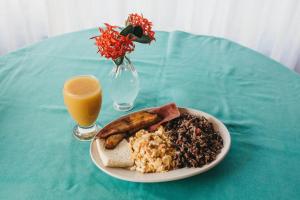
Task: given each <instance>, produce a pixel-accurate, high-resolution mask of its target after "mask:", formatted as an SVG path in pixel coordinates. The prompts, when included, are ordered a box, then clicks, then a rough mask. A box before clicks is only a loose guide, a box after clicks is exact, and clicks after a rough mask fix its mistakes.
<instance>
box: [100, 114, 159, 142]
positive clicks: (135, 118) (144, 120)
mask: <svg viewBox="0 0 300 200" xmlns="http://www.w3.org/2000/svg"><path fill="white" fill-rule="evenodd" d="M160 120H161V117H159V116H158V115H157V114H155V113H151V112H147V111H140V112H136V113H133V114H131V115H128V116H124V117H122V118H120V119H119V120H117V121H115V122H114V123H112V124H109V125H108V126H106V127H105V128H103V129H101V130H100V132H99V133H98V136H99V137H100V138H107V137H108V136H110V135H114V134H117V133H126V132H129V133H132V132H135V131H138V130H140V129H142V128H146V127H149V126H151V125H153V124H155V123H157V122H158V121H160Z"/></svg>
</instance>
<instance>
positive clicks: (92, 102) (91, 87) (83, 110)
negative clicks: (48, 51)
mask: <svg viewBox="0 0 300 200" xmlns="http://www.w3.org/2000/svg"><path fill="white" fill-rule="evenodd" d="M63 96H64V102H65V105H66V107H67V109H68V111H69V113H70V115H71V117H72V118H73V119H74V120H75V121H76V122H77V125H76V126H75V127H74V129H73V134H74V136H75V137H76V138H77V139H79V140H90V139H92V138H93V137H94V136H95V135H96V134H97V132H98V131H99V129H100V128H99V126H98V125H97V123H96V120H97V117H98V115H99V112H100V109H101V104H102V89H101V85H100V83H99V81H98V80H97V78H96V77H94V76H91V75H82V76H76V77H72V78H71V79H69V80H67V81H66V82H65V84H64V88H63Z"/></svg>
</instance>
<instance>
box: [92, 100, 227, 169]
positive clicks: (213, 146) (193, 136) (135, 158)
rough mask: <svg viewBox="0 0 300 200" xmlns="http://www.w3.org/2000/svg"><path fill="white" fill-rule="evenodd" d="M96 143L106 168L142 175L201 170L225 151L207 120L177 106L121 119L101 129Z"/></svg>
mask: <svg viewBox="0 0 300 200" xmlns="http://www.w3.org/2000/svg"><path fill="white" fill-rule="evenodd" d="M97 141H98V143H97V145H98V146H99V147H98V149H99V154H100V157H101V160H102V162H103V163H104V165H105V166H109V167H123V168H124V167H126V168H128V167H129V168H130V169H131V170H136V171H139V172H142V173H155V172H166V171H169V170H172V169H179V168H184V167H202V166H203V165H206V164H209V163H211V162H212V161H214V160H215V159H216V158H217V156H218V154H219V153H220V152H221V150H222V148H223V139H222V137H221V136H220V134H219V132H218V131H217V130H215V129H214V126H213V124H212V123H211V122H209V120H208V119H206V118H205V117H204V116H200V117H199V116H194V115H191V114H188V113H185V112H183V113H180V112H179V110H178V108H177V106H176V105H175V104H174V103H171V104H167V105H165V106H162V107H158V108H154V109H149V110H147V111H140V112H136V113H133V114H131V115H127V116H125V117H122V118H120V119H119V120H117V121H116V122H114V123H111V124H109V125H108V126H106V127H105V128H104V129H102V130H101V131H100V132H99V134H98V139H97ZM99 141H100V142H99Z"/></svg>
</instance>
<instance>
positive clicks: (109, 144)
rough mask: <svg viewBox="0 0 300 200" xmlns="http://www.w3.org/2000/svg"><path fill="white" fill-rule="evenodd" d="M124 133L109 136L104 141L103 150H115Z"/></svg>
mask: <svg viewBox="0 0 300 200" xmlns="http://www.w3.org/2000/svg"><path fill="white" fill-rule="evenodd" d="M125 136H126V134H125V133H117V134H114V135H111V136H108V137H107V138H106V140H105V145H104V146H105V148H106V149H113V148H115V147H116V146H117V145H118V144H119V143H120V142H121V141H122V140H123V139H124V138H125Z"/></svg>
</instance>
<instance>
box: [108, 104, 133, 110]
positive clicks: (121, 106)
mask: <svg viewBox="0 0 300 200" xmlns="http://www.w3.org/2000/svg"><path fill="white" fill-rule="evenodd" d="M113 106H114V109H115V110H117V111H129V110H131V109H132V108H133V103H114V105H113Z"/></svg>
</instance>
